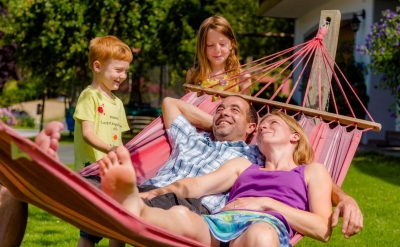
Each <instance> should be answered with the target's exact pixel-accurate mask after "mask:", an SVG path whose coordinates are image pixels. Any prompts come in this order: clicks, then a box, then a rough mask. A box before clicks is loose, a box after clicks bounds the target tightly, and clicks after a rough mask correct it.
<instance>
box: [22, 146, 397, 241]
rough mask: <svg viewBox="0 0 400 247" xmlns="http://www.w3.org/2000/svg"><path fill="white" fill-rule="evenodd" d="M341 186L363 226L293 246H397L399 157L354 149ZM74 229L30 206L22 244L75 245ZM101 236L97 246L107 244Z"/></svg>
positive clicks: (76, 234) (337, 231)
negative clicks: (359, 213)
mask: <svg viewBox="0 0 400 247" xmlns="http://www.w3.org/2000/svg"><path fill="white" fill-rule="evenodd" d="M343 189H344V191H346V192H347V193H348V194H350V195H351V196H353V197H354V198H355V199H356V200H357V202H358V204H359V205H360V207H361V210H362V211H363V214H364V229H363V230H362V231H361V232H360V233H359V234H357V235H356V236H353V237H352V238H350V239H345V238H344V237H343V235H342V234H341V232H340V227H337V228H335V229H334V232H333V234H332V238H331V240H330V241H329V242H328V243H326V244H324V243H320V242H318V241H315V240H312V239H309V238H304V239H303V240H301V241H300V243H299V244H297V245H296V246H299V247H302V246H350V247H351V246H398V245H399V244H398V239H397V238H398V236H399V235H400V221H399V220H398V215H399V214H400V159H399V158H398V157H393V156H384V155H382V154H379V153H376V152H362V153H358V154H357V155H356V157H355V158H354V159H353V163H352V165H351V167H350V169H349V171H348V174H347V176H346V179H345V181H344V184H343ZM77 241H78V229H77V228H75V227H74V226H71V225H69V224H68V223H65V222H64V221H62V220H60V219H58V218H57V217H54V216H52V215H50V214H48V213H46V212H44V211H42V210H40V209H38V208H36V207H34V206H30V207H29V221H28V227H27V231H26V235H25V238H24V241H23V243H22V245H21V246H22V247H36V246H38V247H39V246H65V247H72V246H73V247H75V246H77ZM107 244H108V241H107V240H102V241H101V242H100V244H99V245H97V246H107Z"/></svg>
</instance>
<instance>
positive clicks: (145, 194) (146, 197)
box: [139, 190, 157, 200]
mask: <svg viewBox="0 0 400 247" xmlns="http://www.w3.org/2000/svg"><path fill="white" fill-rule="evenodd" d="M156 196H157V195H156V194H155V193H152V192H151V190H150V191H147V192H142V193H139V197H141V198H142V199H144V200H151V199H153V198H154V197H156Z"/></svg>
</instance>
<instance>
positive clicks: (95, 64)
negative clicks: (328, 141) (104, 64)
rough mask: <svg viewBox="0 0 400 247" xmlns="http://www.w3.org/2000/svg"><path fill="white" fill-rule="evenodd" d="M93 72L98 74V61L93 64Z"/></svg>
mask: <svg viewBox="0 0 400 247" xmlns="http://www.w3.org/2000/svg"><path fill="white" fill-rule="evenodd" d="M93 70H94V71H95V72H97V73H99V72H100V61H98V60H96V61H94V62H93Z"/></svg>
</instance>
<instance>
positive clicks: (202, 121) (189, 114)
mask: <svg viewBox="0 0 400 247" xmlns="http://www.w3.org/2000/svg"><path fill="white" fill-rule="evenodd" d="M161 109H162V116H163V120H164V125H165V128H167V129H168V128H169V127H170V126H171V124H172V122H173V121H174V120H175V118H177V117H178V116H179V115H183V116H184V117H185V118H186V119H187V120H188V121H189V123H191V124H192V125H193V126H195V127H196V128H200V129H203V130H207V131H211V129H212V123H213V118H212V116H211V115H210V114H208V113H206V112H204V111H203V110H200V109H199V108H197V107H196V106H194V105H191V104H189V103H186V102H184V101H182V100H179V99H174V98H170V97H166V98H164V100H163V103H162V105H161Z"/></svg>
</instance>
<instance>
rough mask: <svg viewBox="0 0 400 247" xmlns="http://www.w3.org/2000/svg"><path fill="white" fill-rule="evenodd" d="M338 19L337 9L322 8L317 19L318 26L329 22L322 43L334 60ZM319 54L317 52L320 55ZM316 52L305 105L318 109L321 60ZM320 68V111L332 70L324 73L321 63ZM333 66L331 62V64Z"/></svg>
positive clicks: (339, 15)
mask: <svg viewBox="0 0 400 247" xmlns="http://www.w3.org/2000/svg"><path fill="white" fill-rule="evenodd" d="M340 20H341V14H340V11H339V10H322V11H321V18H320V21H319V26H320V27H321V26H322V25H323V24H324V23H326V22H327V21H328V22H329V26H328V32H327V33H326V35H325V37H324V39H323V43H324V45H325V47H326V49H327V50H328V52H329V53H330V54H331V56H332V58H333V60H335V56H336V48H337V42H338V37H339V29H340ZM320 55H321V54H319V56H320ZM317 56H318V54H315V57H314V64H315V65H313V70H312V71H311V87H310V89H309V92H308V95H307V96H306V97H307V100H306V107H309V108H312V109H319V102H318V73H319V72H318V64H317V63H320V62H322V60H318V59H317ZM320 65H321V66H322V68H320V69H321V70H320V73H321V78H322V80H321V83H322V89H321V91H322V102H321V109H320V110H321V111H325V110H326V105H327V103H328V96H329V90H330V87H329V81H330V79H331V78H332V71H331V70H330V69H328V73H326V70H325V68H323V67H324V65H323V63H322V64H320ZM332 67H333V64H332Z"/></svg>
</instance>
